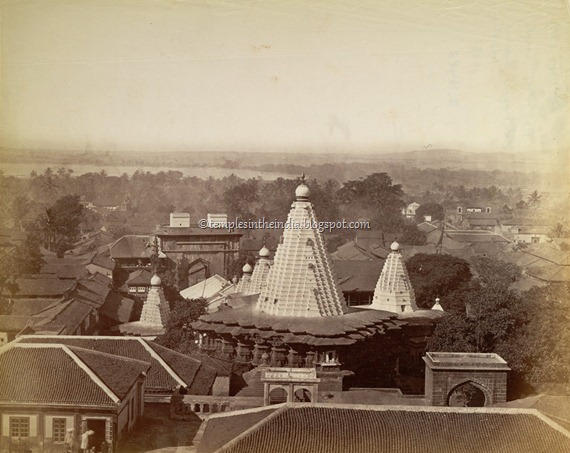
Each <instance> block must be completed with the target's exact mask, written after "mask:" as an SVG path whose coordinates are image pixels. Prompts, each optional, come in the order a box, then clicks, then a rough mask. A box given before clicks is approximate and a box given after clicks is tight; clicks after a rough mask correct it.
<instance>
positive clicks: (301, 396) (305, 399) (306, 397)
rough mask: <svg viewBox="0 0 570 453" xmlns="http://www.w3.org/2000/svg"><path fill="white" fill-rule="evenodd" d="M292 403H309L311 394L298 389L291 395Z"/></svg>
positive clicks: (305, 390)
mask: <svg viewBox="0 0 570 453" xmlns="http://www.w3.org/2000/svg"><path fill="white" fill-rule="evenodd" d="M293 401H294V402H296V403H310V402H311V392H309V390H307V389H298V390H297V391H296V392H295V393H294V395H293Z"/></svg>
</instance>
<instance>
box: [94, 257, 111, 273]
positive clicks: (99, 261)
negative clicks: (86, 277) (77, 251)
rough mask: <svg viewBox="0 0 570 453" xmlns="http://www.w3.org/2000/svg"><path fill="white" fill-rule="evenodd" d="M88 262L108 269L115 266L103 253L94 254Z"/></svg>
mask: <svg viewBox="0 0 570 453" xmlns="http://www.w3.org/2000/svg"><path fill="white" fill-rule="evenodd" d="M90 264H94V265H95V266H100V267H102V268H103V269H109V270H113V269H114V268H115V262H114V261H113V260H112V259H111V258H109V257H108V256H105V255H95V256H94V257H93V259H92V260H91V263H90Z"/></svg>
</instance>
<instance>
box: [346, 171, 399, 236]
mask: <svg viewBox="0 0 570 453" xmlns="http://www.w3.org/2000/svg"><path fill="white" fill-rule="evenodd" d="M338 195H339V199H340V201H341V202H342V203H343V204H345V205H347V204H352V205H354V206H355V207H357V208H361V209H364V210H366V211H368V212H371V220H372V222H373V224H374V226H375V227H376V228H379V229H383V230H385V231H396V230H398V229H399V228H400V227H401V225H402V221H403V219H402V215H401V211H402V208H403V207H404V206H405V203H404V201H403V197H404V191H403V190H402V186H401V185H400V184H393V183H392V178H390V176H388V174H387V173H373V174H371V175H369V176H367V177H366V178H364V179H358V180H353V181H347V182H345V183H344V185H343V186H342V188H341V189H340V190H339V192H338Z"/></svg>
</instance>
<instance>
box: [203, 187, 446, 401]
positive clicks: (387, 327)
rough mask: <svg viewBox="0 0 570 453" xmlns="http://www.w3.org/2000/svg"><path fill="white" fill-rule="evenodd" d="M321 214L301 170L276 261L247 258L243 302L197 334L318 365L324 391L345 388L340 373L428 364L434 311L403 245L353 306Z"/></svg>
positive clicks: (259, 361) (247, 359)
mask: <svg viewBox="0 0 570 453" xmlns="http://www.w3.org/2000/svg"><path fill="white" fill-rule="evenodd" d="M317 222H318V220H317V218H316V216H315V212H314V209H313V205H312V204H311V202H310V191H309V188H308V187H307V186H306V184H305V182H304V178H303V181H302V182H301V184H300V185H299V186H298V187H297V189H296V191H295V200H294V201H293V203H292V205H291V210H290V212H289V216H288V219H287V224H286V228H285V229H284V231H283V236H282V237H281V240H280V243H279V245H278V247H277V250H276V252H275V256H274V257H273V260H270V259H269V258H270V253H269V250H267V248H266V247H263V248H262V249H261V250H260V252H259V259H258V261H257V263H256V264H255V267H254V268H253V270H252V267H251V265H250V264H246V265H245V266H244V268H243V277H242V279H241V280H240V282H239V283H238V285H237V293H236V294H234V295H233V300H234V303H233V306H234V307H236V308H233V309H226V310H222V311H218V312H213V313H209V314H207V315H204V316H202V317H201V318H200V319H199V320H198V321H197V322H195V323H194V324H193V328H194V330H195V331H196V332H197V341H198V342H199V344H200V347H201V349H202V350H203V351H204V352H208V353H209V354H211V355H214V356H219V357H222V358H225V359H227V360H233V361H235V362H239V363H242V364H249V365H251V366H252V367H258V366H260V365H262V366H271V367H291V368H300V367H304V368H315V369H316V370H317V373H318V376H319V378H320V379H321V384H320V390H321V391H324V390H326V389H329V390H340V389H342V385H343V381H345V382H344V384H345V385H346V384H347V383H350V384H351V385H372V386H392V385H394V383H395V373H394V370H395V369H397V368H399V367H403V368H406V366H412V367H413V364H414V363H415V364H416V365H417V366H418V367H419V368H422V365H423V363H422V361H421V355H422V353H423V346H424V345H425V338H426V333H428V334H429V332H430V331H431V328H432V327H433V322H432V320H433V318H434V317H436V316H435V314H436V313H435V312H432V311H431V310H418V309H417V307H416V304H415V299H414V292H413V289H412V287H411V284H410V282H409V279H408V274H407V271H406V269H405V265H404V262H403V260H402V257H401V255H400V253H399V245H398V244H397V243H394V244H392V247H391V249H392V252H391V253H390V255H389V256H388V259H387V260H386V264H385V265H384V268H383V270H382V274H381V276H380V279H379V281H378V285H377V288H376V292H375V295H374V300H373V303H372V305H369V306H366V307H349V306H347V304H346V302H345V300H344V297H343V294H342V292H341V291H340V289H339V287H338V284H337V279H336V278H335V275H334V270H333V268H332V266H331V261H330V258H329V256H328V253H327V251H326V249H325V243H324V239H323V237H322V235H321V233H320V232H319V230H318V228H317V227H316V226H317V225H318V223H317ZM252 294H259V295H258V296H257V297H253V298H252V297H251V295H252ZM240 296H241V297H242V303H238V304H236V303H235V300H236V299H239V298H240ZM246 296H247V297H246ZM437 313H441V312H437ZM400 315H405V319H404V318H403V317H402V316H400ZM422 340H424V342H423V343H422ZM414 351H416V352H417V353H415V352H414ZM414 354H416V355H417V357H412V356H413V355H414ZM250 375H251V372H250ZM244 377H246V376H244ZM250 377H251V376H250ZM246 380H247V379H246Z"/></svg>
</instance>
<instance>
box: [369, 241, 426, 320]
mask: <svg viewBox="0 0 570 453" xmlns="http://www.w3.org/2000/svg"><path fill="white" fill-rule="evenodd" d="M390 249H391V252H390V253H389V254H388V257H387V258H386V262H385V263H384V267H383V268H382V273H381V274H380V278H379V279H378V283H377V284H376V289H375V290H374V298H373V299H372V305H369V306H368V308H372V309H376V310H386V311H391V312H394V313H409V312H413V311H416V310H417V308H418V307H417V306H416V297H415V295H414V290H413V288H412V285H411V283H410V278H409V277H408V271H407V270H406V265H405V264H404V260H403V258H402V255H401V254H400V245H399V244H398V243H397V242H393V243H392V245H391V246H390Z"/></svg>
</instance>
